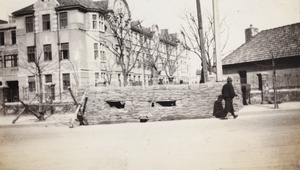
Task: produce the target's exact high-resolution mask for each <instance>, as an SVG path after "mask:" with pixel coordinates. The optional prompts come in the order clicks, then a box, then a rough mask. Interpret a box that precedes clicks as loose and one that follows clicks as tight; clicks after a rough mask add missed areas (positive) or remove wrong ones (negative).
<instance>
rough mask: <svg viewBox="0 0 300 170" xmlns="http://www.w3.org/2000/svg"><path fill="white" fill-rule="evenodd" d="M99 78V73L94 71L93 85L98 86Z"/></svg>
mask: <svg viewBox="0 0 300 170" xmlns="http://www.w3.org/2000/svg"><path fill="white" fill-rule="evenodd" d="M99 78H100V77H99V73H95V87H97V86H98V82H99Z"/></svg>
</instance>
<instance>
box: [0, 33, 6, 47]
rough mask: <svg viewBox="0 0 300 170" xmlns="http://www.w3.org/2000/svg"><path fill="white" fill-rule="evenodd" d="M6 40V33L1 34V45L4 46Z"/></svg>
mask: <svg viewBox="0 0 300 170" xmlns="http://www.w3.org/2000/svg"><path fill="white" fill-rule="evenodd" d="M4 42H5V39H4V32H0V45H4Z"/></svg>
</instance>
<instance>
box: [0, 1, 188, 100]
mask: <svg viewBox="0 0 300 170" xmlns="http://www.w3.org/2000/svg"><path fill="white" fill-rule="evenodd" d="M116 10H122V11H123V10H124V11H123V12H124V13H125V14H126V15H128V16H130V10H129V7H128V4H127V2H126V1H123V0H104V1H92V0H78V1H68V0H38V1H37V2H36V3H35V4H33V5H30V6H28V7H25V8H23V9H20V10H18V11H15V12H13V13H12V14H13V16H14V21H15V22H14V23H8V24H1V25H0V38H1V42H0V43H1V44H0V57H1V58H0V59H1V70H0V81H1V83H2V85H3V86H5V87H6V89H8V90H7V95H6V96H7V99H6V101H8V102H12V101H14V96H17V97H19V98H20V99H22V100H24V101H29V100H31V99H32V98H34V97H35V95H36V93H37V92H38V91H40V90H42V91H43V93H45V96H44V98H45V99H47V96H49V95H50V93H54V94H55V100H64V96H65V95H64V94H66V93H68V87H71V89H73V90H75V91H77V90H78V89H86V88H90V87H99V86H107V85H110V86H122V85H123V82H122V81H123V79H122V77H123V75H122V74H123V73H122V70H121V69H120V64H118V61H117V60H116V53H114V52H113V51H112V50H111V48H109V47H108V45H107V44H108V43H107V41H108V40H109V41H110V42H112V44H113V46H117V44H118V42H117V40H116V39H114V36H112V34H111V31H110V24H109V23H108V21H107V20H106V17H107V14H109V13H113V12H116ZM133 25H134V22H131V28H130V32H129V33H130V34H131V36H130V37H133V36H136V37H139V38H144V39H145V40H146V39H148V41H149V42H150V41H153V42H154V40H153V37H158V40H157V41H156V43H157V44H159V47H160V48H161V49H159V51H160V55H161V56H162V55H163V54H164V56H166V57H165V58H167V56H168V54H167V52H166V47H167V46H172V47H174V50H173V51H172V54H171V55H170V56H171V58H172V60H173V62H175V63H176V64H177V65H176V66H177V68H176V70H175V71H174V72H172V75H171V76H172V79H174V80H175V81H176V82H188V79H189V78H188V76H189V62H188V61H187V60H189V58H188V54H187V51H186V50H185V48H184V46H183V45H182V44H181V43H180V41H179V38H178V37H176V36H174V35H172V34H169V33H168V32H163V33H164V35H167V37H173V38H172V39H171V40H170V38H167V40H170V41H164V40H165V39H164V38H162V36H161V35H162V31H161V30H159V29H158V27H153V28H144V27H142V26H140V25H139V26H135V27H134V26H133ZM154 28H156V29H154ZM165 37H166V36H165ZM133 45H134V44H133ZM154 45H155V44H153V43H152V44H151V46H149V47H150V51H154V50H153V48H154ZM163 48H164V50H163ZM144 51H146V50H144ZM179 51H180V54H179ZM182 51H183V52H182ZM145 53H146V52H144V55H139V56H138V57H137V60H136V62H135V63H134V67H133V69H132V70H131V71H130V73H129V74H128V81H129V82H130V85H151V84H152V79H153V75H152V74H153V70H151V67H149V66H148V65H147V64H145V63H146V62H145V57H143V56H145V55H146V54H145ZM149 54H150V53H149ZM151 54H153V52H151ZM178 55H179V56H180V57H179V58H178V59H176V56H178ZM159 61H160V60H157V63H156V64H158V65H159ZM132 64H133V63H132ZM159 71H160V73H161V74H159V76H160V77H159V79H162V81H163V82H164V83H168V82H169V79H167V75H166V74H168V73H164V71H163V68H160V69H159ZM41 82H42V83H41Z"/></svg>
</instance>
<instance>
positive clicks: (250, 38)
mask: <svg viewBox="0 0 300 170" xmlns="http://www.w3.org/2000/svg"><path fill="white" fill-rule="evenodd" d="M245 35H246V42H245V43H244V44H243V45H241V46H240V47H239V48H237V49H236V50H235V51H233V52H232V53H231V54H230V55H228V56H227V57H225V58H224V59H223V70H224V75H225V76H227V75H228V76H232V77H233V78H234V79H235V81H236V82H240V83H241V84H249V85H250V86H251V99H250V101H251V102H252V103H261V102H264V101H265V100H266V95H265V94H266V93H268V92H270V93H273V90H272V88H273V63H272V61H274V70H275V72H276V87H277V88H278V95H279V100H281V101H291V100H300V94H299V88H300V74H299V73H300V39H299V37H300V23H295V24H291V25H286V26H282V27H278V28H273V29H269V30H263V31H261V32H259V31H258V29H257V28H254V27H253V26H252V25H251V26H250V28H248V29H246V30H245ZM272 58H274V59H272ZM272 96H273V94H272Z"/></svg>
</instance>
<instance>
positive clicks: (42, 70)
mask: <svg viewBox="0 0 300 170" xmlns="http://www.w3.org/2000/svg"><path fill="white" fill-rule="evenodd" d="M37 47H40V46H36V45H35V46H32V47H27V49H26V50H25V49H22V48H19V49H20V54H21V57H20V60H19V67H20V68H23V69H25V70H27V71H28V72H29V73H31V74H32V75H34V76H35V77H36V80H37V83H38V86H37V87H38V90H37V93H38V96H39V110H38V112H39V114H40V115H39V119H40V120H45V118H44V110H43V106H42V105H43V102H44V98H43V94H44V89H43V86H44V83H43V76H44V75H45V74H51V73H53V72H55V71H57V69H58V68H57V67H58V65H57V62H58V57H57V55H53V54H52V52H51V50H47V46H44V47H43V48H42V47H41V48H37ZM48 48H49V47H48ZM50 48H51V47H50ZM55 56H56V57H55Z"/></svg>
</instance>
